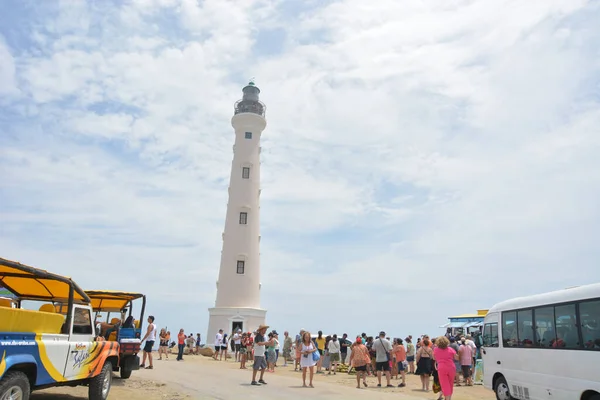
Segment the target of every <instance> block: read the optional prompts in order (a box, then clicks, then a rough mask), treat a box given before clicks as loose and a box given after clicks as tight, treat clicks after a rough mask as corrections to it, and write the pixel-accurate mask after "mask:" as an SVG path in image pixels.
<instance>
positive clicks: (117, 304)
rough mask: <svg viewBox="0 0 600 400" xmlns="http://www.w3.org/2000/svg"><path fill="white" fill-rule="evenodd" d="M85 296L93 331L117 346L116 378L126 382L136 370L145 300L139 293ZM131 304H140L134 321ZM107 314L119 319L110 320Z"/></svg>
mask: <svg viewBox="0 0 600 400" xmlns="http://www.w3.org/2000/svg"><path fill="white" fill-rule="evenodd" d="M85 293H86V294H87V295H88V296H89V298H90V300H91V301H92V309H93V310H94V313H95V318H94V321H96V331H97V332H98V334H103V338H104V339H105V340H108V341H110V342H116V343H118V344H119V360H120V364H119V370H120V375H121V378H122V379H128V378H129V377H130V376H131V372H132V371H134V370H138V369H139V368H140V358H139V357H138V353H139V352H140V349H141V340H140V339H141V335H142V324H143V322H144V312H145V310H146V296H145V295H143V294H141V293H130V292H117V291H110V290H87V291H86V292H85ZM136 300H141V301H136ZM134 302H135V303H141V305H140V315H139V318H138V319H135V318H134V316H133V306H134ZM100 313H106V318H105V319H104V321H101V320H100V318H98V317H99V315H100ZM111 314H112V315H119V316H118V317H112V318H111ZM103 317H104V316H103ZM102 326H104V327H105V331H102V329H101V328H102Z"/></svg>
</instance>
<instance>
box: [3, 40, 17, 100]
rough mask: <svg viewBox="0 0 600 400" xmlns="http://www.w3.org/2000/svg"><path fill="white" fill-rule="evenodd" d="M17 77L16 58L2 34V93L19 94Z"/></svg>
mask: <svg viewBox="0 0 600 400" xmlns="http://www.w3.org/2000/svg"><path fill="white" fill-rule="evenodd" d="M18 92H19V90H18V89H17V82H16V77H15V60H14V58H13V56H12V54H11V52H10V49H9V48H8V46H7V45H6V42H5V41H4V38H3V36H2V35H0V95H3V96H5V95H14V94H18Z"/></svg>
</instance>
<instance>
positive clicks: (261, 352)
mask: <svg viewBox="0 0 600 400" xmlns="http://www.w3.org/2000/svg"><path fill="white" fill-rule="evenodd" d="M267 329H269V326H268V325H260V326H259V327H258V329H257V330H256V336H255V337H254V365H252V382H251V385H252V386H260V385H266V384H267V382H265V380H264V379H263V378H264V375H265V369H267V360H265V346H266V345H268V344H269V342H268V341H267V340H265V333H267ZM258 371H260V379H259V380H258V382H257V381H256V374H257V373H258Z"/></svg>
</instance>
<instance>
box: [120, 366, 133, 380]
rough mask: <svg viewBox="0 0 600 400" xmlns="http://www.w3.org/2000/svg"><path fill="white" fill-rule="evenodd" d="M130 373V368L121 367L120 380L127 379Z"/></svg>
mask: <svg viewBox="0 0 600 400" xmlns="http://www.w3.org/2000/svg"><path fill="white" fill-rule="evenodd" d="M131 372H132V370H131V369H130V368H126V367H121V370H120V371H119V373H120V375H121V379H129V377H130V376H131Z"/></svg>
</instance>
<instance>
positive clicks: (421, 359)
mask: <svg viewBox="0 0 600 400" xmlns="http://www.w3.org/2000/svg"><path fill="white" fill-rule="evenodd" d="M430 345H431V342H430V341H429V339H423V342H422V343H421V346H420V347H419V350H417V358H416V361H417V370H416V371H415V374H417V375H420V377H421V386H422V390H423V391H424V392H429V377H430V376H431V373H432V372H433V368H432V362H431V359H432V357H433V351H432V350H431V349H430V348H429V346H430Z"/></svg>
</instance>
